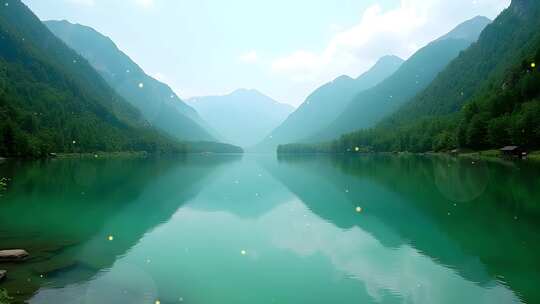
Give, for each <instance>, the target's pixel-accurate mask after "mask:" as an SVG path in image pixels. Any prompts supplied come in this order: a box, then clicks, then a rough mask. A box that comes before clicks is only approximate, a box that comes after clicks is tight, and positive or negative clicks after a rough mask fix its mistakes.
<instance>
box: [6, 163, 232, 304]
mask: <svg viewBox="0 0 540 304" xmlns="http://www.w3.org/2000/svg"><path fill="white" fill-rule="evenodd" d="M234 159H235V158H231V157H229V158H228V157H226V156H223V157H219V158H204V157H189V158H188V159H187V160H186V159H184V160H167V159H163V160H145V159H135V160H91V161H81V160H74V161H70V160H62V161H53V162H46V163H26V164H22V165H21V164H13V163H6V164H4V166H3V167H1V168H0V170H2V172H3V174H5V175H8V176H14V177H13V180H12V181H11V183H10V188H9V191H8V193H6V195H5V196H4V197H3V198H2V201H1V204H0V223H1V224H0V239H1V240H2V241H1V244H2V245H1V247H6V248H25V249H27V250H28V251H29V252H30V253H31V254H32V259H31V260H30V261H28V262H26V263H24V264H18V265H9V264H7V265H2V267H1V268H7V269H8V271H9V280H8V281H7V282H5V285H4V286H3V287H5V288H7V289H8V290H17V291H19V293H18V294H15V295H16V296H17V297H18V300H19V297H20V300H24V299H28V298H29V297H30V296H31V295H32V294H33V293H34V292H35V291H36V290H37V289H39V288H40V286H41V285H42V284H47V286H49V287H62V286H65V285H68V284H74V283H77V282H81V281H85V280H88V279H89V278H91V277H93V276H95V275H96V274H97V273H98V272H99V271H101V270H103V269H105V268H108V267H111V265H112V264H113V263H114V262H115V260H116V259H117V257H119V256H121V255H124V254H125V253H126V252H127V251H128V250H129V249H130V248H131V247H133V246H134V245H135V244H137V242H138V241H139V239H140V238H141V237H142V236H143V235H144V234H145V233H147V232H148V231H150V230H152V229H154V227H156V226H157V225H159V224H161V223H164V222H166V221H167V220H168V219H169V218H170V217H171V216H172V215H173V214H174V213H175V212H176V210H177V209H178V208H179V207H180V206H181V205H182V204H184V203H185V202H187V201H189V200H190V199H192V198H193V197H195V196H196V195H197V194H198V193H199V191H200V190H201V188H202V187H204V184H205V181H206V179H207V178H208V177H209V176H210V175H211V174H212V173H213V171H214V170H215V168H216V167H217V166H219V165H220V164H221V163H226V162H229V161H231V160H234ZM10 173H16V174H10ZM36 214H39V216H36ZM36 219H38V220H36ZM109 236H112V237H113V241H109V240H108V237H109ZM40 275H44V277H43V278H40Z"/></svg>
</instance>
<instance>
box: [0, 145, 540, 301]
mask: <svg viewBox="0 0 540 304" xmlns="http://www.w3.org/2000/svg"><path fill="white" fill-rule="evenodd" d="M0 176H7V177H9V178H10V179H11V180H10V181H9V184H8V187H7V189H6V191H5V192H3V193H2V197H0V248H3V249H8V248H24V249H26V250H28V251H29V252H30V254H31V259H30V260H28V261H26V262H24V263H20V264H0V269H7V270H8V272H9V273H8V274H9V277H8V279H7V280H6V281H4V282H2V283H0V288H4V289H7V290H8V291H9V293H10V295H11V296H13V297H15V300H16V302H15V303H22V302H24V301H27V302H29V303H55V304H56V303H92V304H94V303H141V304H142V303H148V304H155V303H161V304H167V303H196V304H217V303H220V304H221V303H235V304H242V303H250V304H253V303H342V304H346V303H452V304H455V303H489V304H492V303H540V288H538V286H540V271H539V270H540V207H539V205H540V166H538V165H536V164H533V163H530V162H515V163H512V162H503V161H499V162H484V161H478V160H471V159H465V158H459V159H458V158H451V157H428V156H390V155H388V156H385V155H380V156H280V157H277V156H274V155H249V154H248V155H244V156H233V155H224V156H210V155H208V156H203V155H201V156H186V157H183V158H179V159H170V158H159V159H151V158H149V159H109V160H104V159H89V160H52V161H47V162H5V163H3V164H1V165H0Z"/></svg>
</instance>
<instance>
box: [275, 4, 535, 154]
mask: <svg viewBox="0 0 540 304" xmlns="http://www.w3.org/2000/svg"><path fill="white" fill-rule="evenodd" d="M539 28H540V2H538V1H533V0H513V1H512V3H511V5H510V6H509V8H508V9H506V10H505V11H503V12H502V13H501V14H500V15H499V16H498V17H497V19H495V21H493V23H491V24H490V25H489V26H487V27H486V29H485V30H484V31H483V32H482V34H481V35H480V38H479V39H478V42H477V43H475V44H473V45H472V46H471V47H469V48H468V49H467V50H466V51H464V52H462V53H461V54H460V55H459V56H458V57H457V58H456V59H455V60H453V61H452V62H451V63H450V64H449V65H448V66H447V67H446V68H445V70H444V71H442V72H441V73H440V74H439V76H437V77H436V79H435V80H434V81H433V82H432V83H431V84H430V85H429V86H428V87H427V88H426V89H425V90H423V91H422V92H421V93H420V94H418V95H417V96H416V97H415V98H413V99H412V100H411V101H410V102H408V103H407V104H405V105H404V106H403V107H401V108H400V109H399V110H398V111H397V112H396V113H395V114H394V115H392V116H390V117H389V118H387V119H385V120H383V121H382V122H381V123H379V124H378V125H377V126H376V127H375V128H372V129H369V130H359V131H356V132H354V133H350V134H346V135H344V136H342V137H341V138H340V139H339V140H335V141H333V142H330V143H326V144H322V145H287V146H281V147H280V148H279V151H280V152H283V153H289V152H291V153H296V152H306V151H312V152H344V151H355V150H357V149H356V147H358V148H359V149H358V150H360V151H362V150H375V151H412V152H427V151H450V150H453V149H455V148H460V149H465V150H487V149H500V148H501V147H503V146H509V145H512V146H521V147H522V148H524V149H527V150H531V151H534V150H536V149H539V148H540V70H539V67H538V63H539V62H540V31H538V29H539Z"/></svg>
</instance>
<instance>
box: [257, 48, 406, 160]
mask: <svg viewBox="0 0 540 304" xmlns="http://www.w3.org/2000/svg"><path fill="white" fill-rule="evenodd" d="M402 63H403V60H402V59H401V58H399V57H396V56H385V57H383V58H381V59H380V60H379V61H378V62H377V63H376V64H375V66H373V67H372V68H371V69H370V70H368V71H367V72H365V73H364V74H362V75H360V76H359V77H357V78H356V79H353V78H351V77H349V76H341V77H338V78H337V79H335V80H334V81H332V82H329V83H327V84H325V85H323V86H322V87H320V88H318V89H317V90H315V92H313V93H312V94H311V95H310V96H309V97H308V98H307V99H306V101H305V102H304V103H303V104H302V105H301V106H300V107H299V108H298V109H297V110H296V111H295V112H294V113H293V114H291V115H290V116H289V117H288V118H287V120H285V122H283V123H282V124H281V125H280V126H279V127H278V128H276V129H275V130H274V131H273V132H272V133H271V134H269V135H268V136H267V137H266V138H265V139H264V141H263V142H262V143H260V144H259V145H258V146H257V149H258V150H274V149H275V147H276V146H277V145H278V144H282V143H290V142H295V141H302V140H307V139H309V138H310V137H312V136H313V135H315V134H317V133H318V132H321V131H322V130H323V129H324V128H325V127H327V126H328V125H329V124H330V123H332V122H333V121H334V120H335V119H336V118H337V117H338V116H339V115H340V114H341V113H342V112H343V111H344V110H345V108H346V107H347V105H348V104H349V102H350V101H351V99H352V98H353V97H354V96H355V95H357V94H358V93H360V92H362V91H364V90H366V89H369V88H371V87H373V86H375V85H377V84H378V83H380V82H381V81H383V80H384V79H386V78H387V77H389V76H390V75H392V74H394V72H395V71H396V70H397V69H398V68H399V67H400V66H401V64H402Z"/></svg>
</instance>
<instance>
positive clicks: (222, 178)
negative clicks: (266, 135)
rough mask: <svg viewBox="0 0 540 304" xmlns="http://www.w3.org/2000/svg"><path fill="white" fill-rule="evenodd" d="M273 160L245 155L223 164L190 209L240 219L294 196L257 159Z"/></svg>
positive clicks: (256, 214)
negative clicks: (239, 159)
mask: <svg viewBox="0 0 540 304" xmlns="http://www.w3.org/2000/svg"><path fill="white" fill-rule="evenodd" d="M259 159H266V160H274V159H275V158H274V157H273V156H267V155H261V156H257V158H256V159H255V158H253V157H246V158H244V159H243V160H242V161H241V162H236V163H232V164H229V165H227V166H226V167H225V166H223V167H221V168H219V169H218V170H216V173H215V174H213V176H214V177H215V178H214V179H213V180H212V183H208V184H207V185H206V189H205V191H204V192H203V193H201V194H200V195H199V196H198V199H197V203H196V204H190V207H191V208H194V209H198V210H204V211H226V212H230V213H233V214H235V215H238V216H240V217H242V218H258V217H261V216H262V215H264V214H266V213H268V212H269V211H270V210H271V209H273V208H275V207H276V204H282V203H285V202H288V201H291V200H292V199H294V195H292V194H291V193H289V192H288V191H286V189H285V188H283V186H282V185H281V183H280V182H279V181H277V180H275V179H274V178H273V177H272V176H270V175H269V174H268V173H267V172H266V170H265V169H264V168H262V167H261V166H260V165H259V162H258V161H257V160H259Z"/></svg>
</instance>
